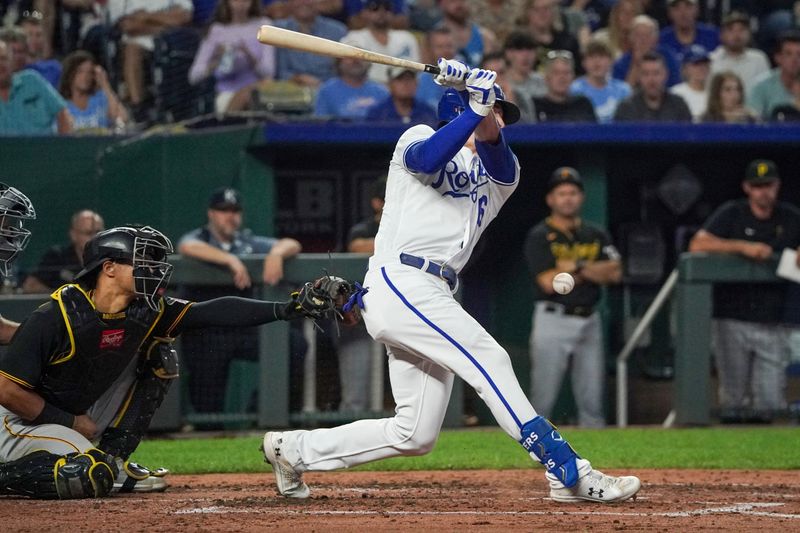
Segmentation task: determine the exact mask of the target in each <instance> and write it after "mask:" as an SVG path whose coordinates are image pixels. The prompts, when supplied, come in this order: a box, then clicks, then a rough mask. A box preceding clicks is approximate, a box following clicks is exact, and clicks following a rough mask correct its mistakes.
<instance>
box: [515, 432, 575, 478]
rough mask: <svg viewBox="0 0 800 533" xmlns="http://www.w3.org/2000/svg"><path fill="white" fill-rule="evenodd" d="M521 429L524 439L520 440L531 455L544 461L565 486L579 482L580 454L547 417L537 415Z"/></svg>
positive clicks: (549, 470)
mask: <svg viewBox="0 0 800 533" xmlns="http://www.w3.org/2000/svg"><path fill="white" fill-rule="evenodd" d="M521 431H522V440H520V441H519V442H520V444H522V447H523V448H525V449H526V450H528V453H530V455H531V457H533V458H534V459H536V460H537V461H539V462H540V463H542V464H543V465H544V467H545V468H546V469H547V471H548V472H549V473H550V474H552V475H554V476H555V477H556V478H558V480H559V481H561V483H563V484H564V486H565V487H568V488H569V487H572V486H574V485H575V484H576V483H577V482H578V477H579V474H578V464H577V460H578V459H580V456H578V454H577V453H575V450H573V449H572V446H570V445H569V443H568V442H567V441H566V440H564V437H562V436H561V435H560V434H559V433H558V431H557V430H556V428H555V427H554V426H553V424H551V423H550V422H549V421H548V420H547V419H546V418H543V417H541V416H537V417H536V418H534V419H533V420H531V421H530V422H526V423H525V425H523V426H522V430H521Z"/></svg>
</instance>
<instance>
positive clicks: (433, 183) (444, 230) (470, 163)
mask: <svg viewBox="0 0 800 533" xmlns="http://www.w3.org/2000/svg"><path fill="white" fill-rule="evenodd" d="M432 134H433V129H432V128H431V127H430V126H425V125H417V126H414V127H412V128H409V129H408V130H407V131H406V132H405V133H403V135H402V136H401V137H400V140H399V141H398V142H397V146H396V147H395V151H394V156H393V157H392V160H391V162H390V163H389V177H388V180H387V183H386V205H385V206H384V208H383V215H382V216H381V225H380V229H379V230H378V234H377V236H376V237H375V255H374V256H373V258H372V259H371V260H370V267H373V268H374V267H376V266H379V265H381V264H385V263H391V262H397V261H398V257H399V255H400V253H401V252H404V253H407V254H412V255H416V256H419V257H425V258H427V259H428V260H430V261H435V262H437V263H440V264H441V263H444V264H446V265H448V266H450V267H452V268H453V269H455V271H456V272H460V271H461V269H462V268H464V265H465V264H466V263H467V261H468V260H469V257H470V255H471V254H472V250H473V249H474V248H475V244H476V243H477V242H478V239H479V238H480V236H481V235H482V234H483V232H484V230H485V229H486V227H487V226H488V225H489V223H490V222H491V221H492V220H494V218H495V217H496V216H497V213H498V212H499V211H500V208H501V207H502V206H503V204H504V203H505V202H506V200H507V199H508V198H509V196H511V194H512V193H513V192H514V190H515V189H516V188H517V185H518V184H519V162H516V169H515V175H514V182H513V183H511V184H504V183H501V182H498V181H495V180H493V179H492V177H491V176H489V174H487V172H486V169H485V168H484V166H483V164H482V163H481V161H480V159H479V158H478V155H477V154H473V152H472V151H471V150H470V149H469V148H466V147H465V148H462V149H461V150H460V151H459V152H458V153H457V154H456V155H455V157H453V158H452V159H451V160H450V161H448V162H447V164H445V166H444V168H442V169H441V171H439V172H437V173H435V174H422V173H415V172H412V171H411V170H409V169H408V168H406V166H405V153H406V151H407V150H408V148H409V147H410V146H411V145H413V144H415V143H417V142H421V141H424V140H425V139H427V138H428V137H430V136H431V135H432ZM515 161H516V159H515Z"/></svg>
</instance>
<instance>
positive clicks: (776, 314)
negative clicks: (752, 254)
mask: <svg viewBox="0 0 800 533" xmlns="http://www.w3.org/2000/svg"><path fill="white" fill-rule="evenodd" d="M703 229H705V230H706V231H708V232H709V233H711V234H713V235H715V236H717V237H720V238H723V239H738V240H745V241H750V242H763V243H766V244H768V245H770V246H771V247H772V249H773V250H774V251H775V252H777V253H780V252H781V251H782V250H783V249H784V248H793V249H794V248H797V247H798V245H800V210H798V209H797V208H796V207H795V206H793V205H791V204H788V203H785V202H779V203H778V204H777V205H776V206H775V209H774V211H773V213H772V216H771V217H770V218H769V219H768V220H760V219H757V218H756V217H755V216H753V212H752V211H751V209H750V205H749V203H748V201H747V200H746V199H741V200H734V201H730V202H727V203H725V204H723V205H722V206H720V207H719V208H718V209H717V210H716V211H715V212H714V213H712V215H711V217H709V219H708V220H707V221H706V223H705V225H704V226H703ZM787 288H788V283H733V284H732V283H725V284H717V285H715V286H714V318H715V320H714V321H713V328H712V342H713V345H714V348H715V349H714V355H715V358H716V363H717V375H718V376H719V401H720V408H721V409H722V416H723V418H727V417H740V416H743V413H742V410H743V409H747V408H751V409H752V410H753V411H754V412H755V414H756V416H758V417H763V418H769V417H771V416H772V415H773V413H774V412H775V411H779V410H782V409H783V408H784V407H785V405H786V395H785V389H786V364H787V363H788V339H787V334H788V329H787V328H785V327H783V326H782V325H781V324H780V322H781V320H782V318H783V314H784V307H785V303H786V302H785V295H786V293H787Z"/></svg>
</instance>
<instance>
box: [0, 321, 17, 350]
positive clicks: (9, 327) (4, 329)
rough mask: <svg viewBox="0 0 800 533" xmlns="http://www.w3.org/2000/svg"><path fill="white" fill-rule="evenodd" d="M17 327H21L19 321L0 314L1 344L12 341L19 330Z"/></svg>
mask: <svg viewBox="0 0 800 533" xmlns="http://www.w3.org/2000/svg"><path fill="white" fill-rule="evenodd" d="M17 328H19V322H14V321H13V320H8V319H7V318H4V317H2V316H0V344H8V343H10V342H11V339H12V337H14V333H16V332H17Z"/></svg>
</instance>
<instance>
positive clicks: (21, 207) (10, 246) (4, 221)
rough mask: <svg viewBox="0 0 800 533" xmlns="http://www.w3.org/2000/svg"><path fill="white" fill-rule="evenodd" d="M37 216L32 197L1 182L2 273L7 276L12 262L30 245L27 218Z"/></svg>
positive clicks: (0, 234) (0, 270) (0, 262)
mask: <svg viewBox="0 0 800 533" xmlns="http://www.w3.org/2000/svg"><path fill="white" fill-rule="evenodd" d="M35 218H36V210H34V209H33V204H32V203H31V201H30V199H28V197H27V196H25V195H24V194H23V193H22V192H20V191H19V189H16V188H14V187H11V186H9V185H6V184H5V183H0V274H2V275H3V276H7V275H8V272H9V270H10V268H11V262H12V261H14V259H15V258H16V257H17V255H19V253H20V252H22V250H24V249H25V246H27V245H28V240H29V239H30V236H31V232H30V230H28V229H25V228H24V227H23V223H24V221H25V220H33V219H35Z"/></svg>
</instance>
